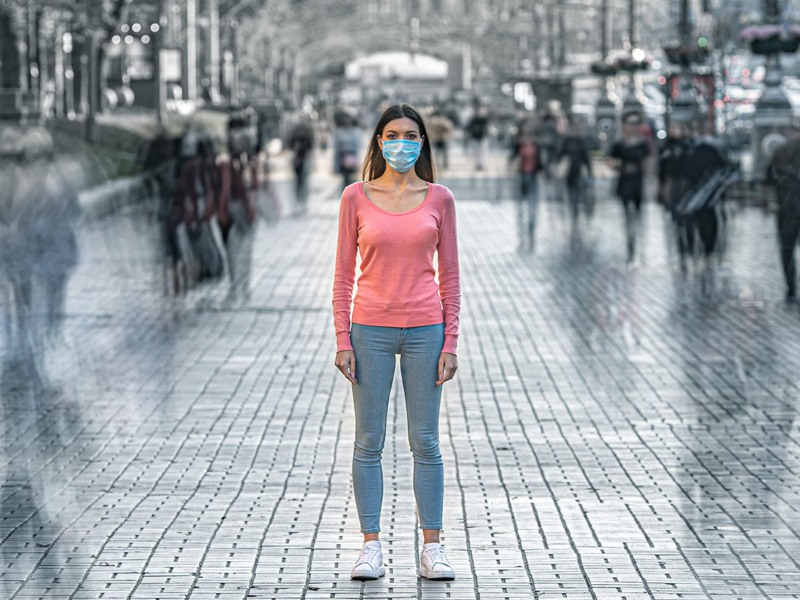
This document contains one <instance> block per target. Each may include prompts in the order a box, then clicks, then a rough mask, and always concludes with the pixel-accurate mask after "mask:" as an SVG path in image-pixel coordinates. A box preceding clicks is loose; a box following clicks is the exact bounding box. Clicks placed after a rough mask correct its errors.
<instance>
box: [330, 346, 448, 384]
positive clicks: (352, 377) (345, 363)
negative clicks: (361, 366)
mask: <svg viewBox="0 0 800 600" xmlns="http://www.w3.org/2000/svg"><path fill="white" fill-rule="evenodd" d="M440 360H441V359H440ZM335 364H336V368H337V369H339V370H340V371H341V372H342V375H344V376H345V377H346V378H347V380H348V381H349V382H350V383H358V382H357V381H356V353H355V352H353V351H352V350H342V351H341V352H337V353H336V361H335ZM440 370H441V367H440Z"/></svg>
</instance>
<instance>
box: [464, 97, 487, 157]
mask: <svg viewBox="0 0 800 600" xmlns="http://www.w3.org/2000/svg"><path fill="white" fill-rule="evenodd" d="M467 134H468V136H469V139H470V140H471V146H472V152H473V159H474V161H475V170H476V171H482V170H483V167H484V165H485V163H486V137H487V135H488V134H489V109H488V108H486V107H485V106H480V107H478V108H477V109H476V110H475V112H474V113H473V115H472V117H471V118H470V120H469V122H468V123H467Z"/></svg>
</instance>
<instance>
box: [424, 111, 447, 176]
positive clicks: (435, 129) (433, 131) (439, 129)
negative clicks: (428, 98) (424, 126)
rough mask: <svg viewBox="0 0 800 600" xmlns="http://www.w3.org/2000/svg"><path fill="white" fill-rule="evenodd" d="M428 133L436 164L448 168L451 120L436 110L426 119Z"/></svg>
mask: <svg viewBox="0 0 800 600" xmlns="http://www.w3.org/2000/svg"><path fill="white" fill-rule="evenodd" d="M428 133H429V134H430V137H431V139H430V142H431V145H432V146H433V149H434V154H433V157H434V159H435V161H436V163H437V166H441V167H442V168H443V169H447V168H449V166H450V163H449V160H448V159H449V157H448V147H449V145H450V138H451V137H452V135H453V122H452V121H451V120H450V119H448V118H447V117H446V116H445V115H444V114H443V113H442V112H441V111H439V110H436V111H434V112H433V114H432V115H431V117H430V119H429V120H428Z"/></svg>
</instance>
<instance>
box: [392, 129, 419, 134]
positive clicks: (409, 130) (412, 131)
mask: <svg viewBox="0 0 800 600" xmlns="http://www.w3.org/2000/svg"><path fill="white" fill-rule="evenodd" d="M384 133H397V131H395V130H394V129H387V130H385V131H384ZM405 133H417V134H418V133H419V131H417V130H416V129H407V130H406V131H405Z"/></svg>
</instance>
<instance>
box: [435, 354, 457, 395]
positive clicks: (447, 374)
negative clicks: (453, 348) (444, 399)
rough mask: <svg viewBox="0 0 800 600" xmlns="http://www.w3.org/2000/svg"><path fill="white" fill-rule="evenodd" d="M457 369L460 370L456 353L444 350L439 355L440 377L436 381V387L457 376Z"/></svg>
mask: <svg viewBox="0 0 800 600" xmlns="http://www.w3.org/2000/svg"><path fill="white" fill-rule="evenodd" d="M456 370H458V358H457V357H456V355H455V354H450V353H449V352H442V353H441V354H440V355H439V379H438V380H437V381H436V387H439V386H440V385H442V384H443V383H444V382H445V381H450V380H451V379H452V378H453V377H455V374H456Z"/></svg>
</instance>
